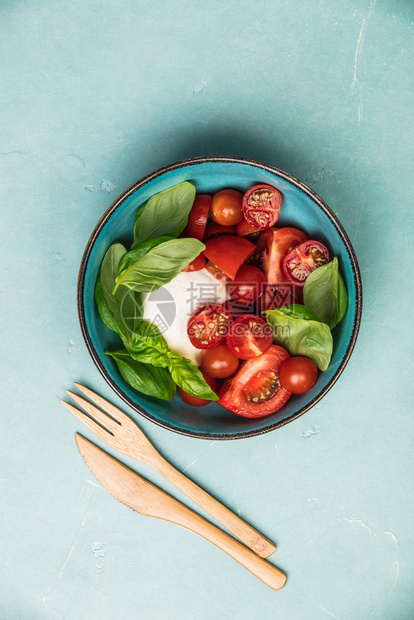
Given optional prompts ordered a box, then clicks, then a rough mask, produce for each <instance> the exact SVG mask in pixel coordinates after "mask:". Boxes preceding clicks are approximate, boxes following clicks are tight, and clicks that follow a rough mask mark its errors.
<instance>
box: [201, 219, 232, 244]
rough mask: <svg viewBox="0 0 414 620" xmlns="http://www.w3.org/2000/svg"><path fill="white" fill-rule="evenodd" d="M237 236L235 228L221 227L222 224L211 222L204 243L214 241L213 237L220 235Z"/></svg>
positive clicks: (205, 233)
mask: <svg viewBox="0 0 414 620" xmlns="http://www.w3.org/2000/svg"><path fill="white" fill-rule="evenodd" d="M235 234H236V227H235V226H220V224H216V222H210V224H207V226H206V230H205V232H204V237H203V241H208V240H209V239H213V237H219V236H220V235H233V236H234V235H235Z"/></svg>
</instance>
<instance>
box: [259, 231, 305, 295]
mask: <svg viewBox="0 0 414 620" xmlns="http://www.w3.org/2000/svg"><path fill="white" fill-rule="evenodd" d="M307 240H308V236H307V235H306V234H305V233H304V232H302V231H301V230H298V229H297V228H289V227H285V228H269V230H265V231H264V232H263V233H262V234H261V235H260V238H259V241H258V244H257V248H256V251H255V253H254V254H253V256H252V258H251V260H250V263H252V264H253V265H256V267H258V268H259V269H261V270H262V271H263V273H264V274H265V276H266V280H267V281H268V282H269V283H270V284H279V282H286V277H285V274H284V273H283V268H282V262H283V259H284V258H285V256H286V254H287V253H288V252H289V251H290V250H293V248H295V247H296V246H298V245H299V244H300V243H303V242H304V241H307Z"/></svg>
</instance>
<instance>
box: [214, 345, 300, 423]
mask: <svg viewBox="0 0 414 620" xmlns="http://www.w3.org/2000/svg"><path fill="white" fill-rule="evenodd" d="M288 358H289V353H287V352H286V351H285V349H282V347H279V346H277V345H274V344H273V345H271V346H270V347H269V348H268V349H267V351H266V352H265V353H262V355H259V356H258V357H255V358H254V359H251V360H248V361H247V362H244V363H243V364H242V365H241V366H240V368H239V370H238V372H237V373H236V375H235V376H234V377H230V378H229V379H226V381H225V384H223V386H221V388H220V389H219V394H218V395H219V397H220V400H219V401H218V404H219V405H222V407H225V408H226V409H228V410H229V411H232V412H233V413H236V414H237V415H240V416H244V417H246V418H258V417H260V416H264V415H269V414H270V413H274V412H275V411H277V410H278V409H280V408H281V407H282V406H283V405H284V404H285V403H286V402H287V400H288V399H289V398H290V396H291V393H290V392H289V391H288V390H286V389H285V388H283V387H282V386H281V385H280V381H279V368H280V365H281V363H282V362H283V361H284V360H285V359H288Z"/></svg>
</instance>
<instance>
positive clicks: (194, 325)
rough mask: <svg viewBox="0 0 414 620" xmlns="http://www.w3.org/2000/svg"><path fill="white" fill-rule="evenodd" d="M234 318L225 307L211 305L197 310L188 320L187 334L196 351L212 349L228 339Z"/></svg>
mask: <svg viewBox="0 0 414 620" xmlns="http://www.w3.org/2000/svg"><path fill="white" fill-rule="evenodd" d="M231 320H232V316H231V314H230V312H229V311H228V310H227V309H226V308H224V307H223V306H219V305H218V304H209V305H207V306H201V307H200V308H197V309H196V310H195V311H194V312H193V314H192V315H191V316H190V318H189V319H188V323H187V334H188V337H189V339H190V342H191V344H192V345H193V346H194V347H196V349H211V348H212V347H216V346H217V345H218V344H220V342H223V340H224V339H225V338H226V335H227V332H228V326H229V323H230V321H231Z"/></svg>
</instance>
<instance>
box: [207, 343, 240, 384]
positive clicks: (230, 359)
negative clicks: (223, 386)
mask: <svg viewBox="0 0 414 620" xmlns="http://www.w3.org/2000/svg"><path fill="white" fill-rule="evenodd" d="M200 366H201V370H202V371H203V372H205V373H207V374H208V375H209V376H210V377H215V378H216V379H225V378H226V377H230V376H231V375H232V374H234V373H235V372H236V370H237V368H238V367H239V360H238V358H237V357H236V356H235V355H233V353H231V352H230V351H229V350H228V348H227V347H226V345H225V343H224V342H222V343H221V344H219V345H218V346H217V347H214V349H204V351H203V352H202V353H201V358H200Z"/></svg>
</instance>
